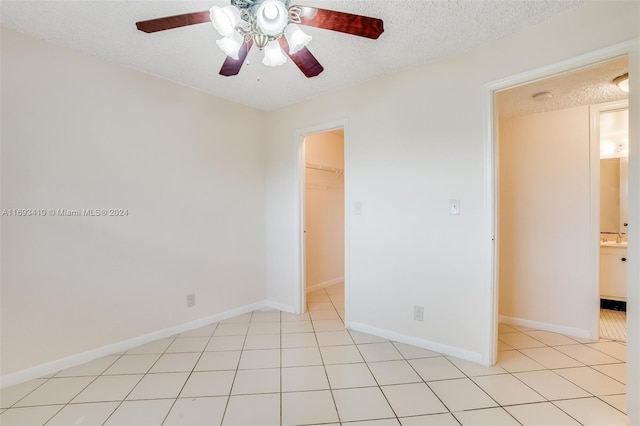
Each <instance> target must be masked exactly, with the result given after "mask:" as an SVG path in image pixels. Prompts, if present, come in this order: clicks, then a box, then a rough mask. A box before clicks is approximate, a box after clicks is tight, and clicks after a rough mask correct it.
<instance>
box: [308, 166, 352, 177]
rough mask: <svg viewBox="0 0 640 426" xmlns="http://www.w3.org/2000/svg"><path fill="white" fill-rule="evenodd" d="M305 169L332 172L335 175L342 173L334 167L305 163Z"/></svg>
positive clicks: (342, 170) (342, 171)
mask: <svg viewBox="0 0 640 426" xmlns="http://www.w3.org/2000/svg"><path fill="white" fill-rule="evenodd" d="M305 167H306V168H307V169H315V170H322V171H324V172H332V173H337V174H339V175H341V174H343V173H344V169H337V168H335V167H329V166H324V165H322V164H315V163H307V164H306V165H305Z"/></svg>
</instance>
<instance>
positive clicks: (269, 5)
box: [256, 0, 289, 36]
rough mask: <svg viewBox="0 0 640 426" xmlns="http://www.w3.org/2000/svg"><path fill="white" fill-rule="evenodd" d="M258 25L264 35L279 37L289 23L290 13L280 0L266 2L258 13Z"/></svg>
mask: <svg viewBox="0 0 640 426" xmlns="http://www.w3.org/2000/svg"><path fill="white" fill-rule="evenodd" d="M256 23H257V24H258V27H260V30H261V31H262V32H263V33H264V34H267V35H270V36H277V35H278V34H282V31H283V30H284V27H286V26H287V24H288V23H289V12H288V11H287V8H286V7H285V5H284V3H282V2H281V1H280V0H265V1H264V2H263V3H262V4H261V5H260V7H258V11H257V12H256Z"/></svg>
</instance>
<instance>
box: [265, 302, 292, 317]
mask: <svg viewBox="0 0 640 426" xmlns="http://www.w3.org/2000/svg"><path fill="white" fill-rule="evenodd" d="M264 306H265V307H266V308H271V309H277V310H279V311H282V312H286V313H289V314H295V313H296V307H295V306H293V305H285V304H284V303H278V302H274V301H272V300H265V302H264Z"/></svg>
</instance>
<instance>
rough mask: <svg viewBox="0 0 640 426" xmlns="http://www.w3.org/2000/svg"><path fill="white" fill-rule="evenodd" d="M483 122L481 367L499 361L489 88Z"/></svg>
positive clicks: (494, 139) (495, 181)
mask: <svg viewBox="0 0 640 426" xmlns="http://www.w3.org/2000/svg"><path fill="white" fill-rule="evenodd" d="M482 92H483V93H482V95H483V96H482V101H483V108H482V112H483V118H484V119H483V123H484V134H485V140H484V188H483V192H484V197H485V200H487V202H486V203H485V223H484V230H485V231H484V238H485V250H486V251H485V253H486V260H485V261H486V272H485V273H486V276H485V279H486V280H487V282H488V283H490V286H491V291H489V300H488V301H487V302H488V304H489V306H491V307H492V308H491V312H490V314H489V324H487V326H488V330H489V336H488V337H489V347H488V349H487V350H485V351H483V357H482V364H485V365H494V364H495V363H496V362H498V309H497V307H498V271H499V269H498V260H499V257H498V249H499V248H498V219H499V218H498V212H499V211H500V210H499V208H498V203H499V193H498V176H497V174H498V140H497V132H496V131H495V124H496V121H497V117H496V116H494V110H493V102H494V91H493V90H491V89H490V86H485V87H483V90H482Z"/></svg>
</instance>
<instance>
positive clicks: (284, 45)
mask: <svg viewBox="0 0 640 426" xmlns="http://www.w3.org/2000/svg"><path fill="white" fill-rule="evenodd" d="M206 22H211V23H212V24H213V26H214V27H215V29H216V30H217V31H218V32H219V33H220V35H221V36H222V37H223V38H222V39H220V40H217V41H216V43H217V44H218V46H219V47H220V49H222V51H223V52H224V53H225V54H226V55H227V58H226V59H225V61H224V63H223V64H222V68H221V69H220V74H221V75H224V76H232V75H237V74H238V73H239V72H240V69H241V68H242V64H243V63H244V61H245V59H246V57H247V54H248V53H249V50H250V49H251V47H252V46H253V45H256V46H257V47H258V48H259V49H260V50H263V51H264V59H263V60H262V63H263V64H265V65H267V66H278V65H282V64H284V63H285V62H286V61H287V58H286V56H288V57H289V58H291V60H292V61H293V62H294V63H295V64H296V65H297V67H298V68H299V69H300V71H302V72H303V73H304V75H305V76H307V77H308V78H311V77H315V76H317V75H318V74H320V73H321V72H322V71H323V70H324V68H323V67H322V65H321V64H320V63H319V62H318V60H317V59H316V58H315V56H313V54H312V53H311V52H310V51H309V49H307V47H306V46H307V44H309V42H310V41H311V36H309V35H307V34H305V33H304V32H303V31H302V30H301V29H300V27H299V26H298V24H300V25H307V26H311V27H317V28H323V29H326V30H333V31H339V32H342V33H346V34H351V35H356V36H360V37H366V38H371V39H377V38H378V37H379V36H380V34H382V32H383V31H384V27H383V22H382V20H381V19H378V18H370V17H368V16H362V15H354V14H351V13H345V12H338V11H335V10H328V9H320V8H316V7H308V6H296V5H293V6H292V5H290V0H231V4H230V5H228V6H224V7H218V6H213V7H212V8H211V9H209V10H205V11H202V12H193V13H185V14H182V15H175V16H167V17H164V18H157V19H150V20H148V21H140V22H136V27H137V28H138V30H140V31H143V32H145V33H154V32H157V31H164V30H170V29H172V28H179V27H184V26H187V25H194V24H202V23H206ZM285 54H286V56H285Z"/></svg>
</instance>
